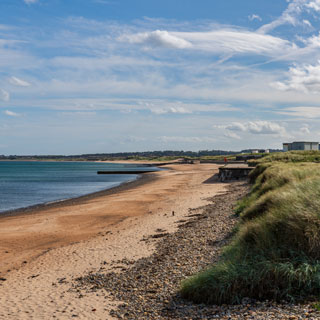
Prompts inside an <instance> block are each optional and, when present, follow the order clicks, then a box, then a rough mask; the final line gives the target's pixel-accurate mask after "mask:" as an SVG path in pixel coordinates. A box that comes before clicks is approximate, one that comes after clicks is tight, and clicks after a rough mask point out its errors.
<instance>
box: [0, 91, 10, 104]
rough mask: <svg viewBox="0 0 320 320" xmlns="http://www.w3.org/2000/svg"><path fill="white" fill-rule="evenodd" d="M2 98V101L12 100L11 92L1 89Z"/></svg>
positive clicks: (0, 97) (0, 95) (0, 96)
mask: <svg viewBox="0 0 320 320" xmlns="http://www.w3.org/2000/svg"><path fill="white" fill-rule="evenodd" d="M0 100H2V101H6V102H7V101H9V100H10V94H9V92H7V91H5V90H3V89H0Z"/></svg>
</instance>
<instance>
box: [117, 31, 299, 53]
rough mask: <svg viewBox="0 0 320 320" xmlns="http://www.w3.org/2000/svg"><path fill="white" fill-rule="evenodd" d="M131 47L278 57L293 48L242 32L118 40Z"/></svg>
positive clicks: (158, 33) (141, 35)
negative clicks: (141, 45)
mask: <svg viewBox="0 0 320 320" xmlns="http://www.w3.org/2000/svg"><path fill="white" fill-rule="evenodd" d="M118 40H120V41H127V42H129V43H134V44H143V45H148V46H153V47H165V48H175V49H190V50H191V49H192V50H199V51H207V52H212V53H216V54H221V53H228V54H233V53H249V54H264V55H270V56H278V55H279V53H280V52H281V54H284V53H289V52H290V51H291V50H292V49H294V48H296V46H295V45H294V44H292V43H290V42H289V41H287V40H283V39H281V38H278V37H273V36H271V35H265V34H260V33H257V32H251V31H247V30H242V29H222V28H221V29H219V30H213V31H209V32H208V31H206V32H168V31H159V30H157V31H153V32H146V33H137V34H131V35H128V34H127V35H123V36H121V37H119V38H118Z"/></svg>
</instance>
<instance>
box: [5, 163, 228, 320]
mask: <svg viewBox="0 0 320 320" xmlns="http://www.w3.org/2000/svg"><path fill="white" fill-rule="evenodd" d="M169 167H170V168H171V169H172V170H164V171H160V172H157V173H152V174H148V175H146V178H145V179H147V180H145V179H139V180H138V181H135V182H134V183H135V187H134V188H128V187H127V186H122V191H118V192H115V190H112V191H111V190H108V191H107V193H110V192H111V193H112V194H109V195H102V196H101V197H93V198H91V199H88V200H85V201H80V202H78V203H76V204H73V205H72V201H71V203H69V205H61V204H60V203H59V204H58V205H57V207H55V208H54V207H53V208H51V209H47V208H45V209H43V210H38V211H37V212H35V214H22V215H20V216H11V217H10V216H9V217H6V218H4V219H0V278H2V279H4V280H0V318H1V317H4V318H5V319H17V318H19V319H22V320H23V319H37V318H38V319H39V318H43V319H47V318H52V315H55V316H56V318H58V319H70V318H71V317H72V315H73V314H77V315H78V318H80V319H101V318H104V319H112V318H110V317H109V316H108V311H107V310H110V309H111V308H113V307H114V302H113V301H111V300H109V299H108V298H107V297H105V296H104V295H100V294H98V293H97V294H96V293H92V294H88V295H87V294H86V295H85V296H83V297H82V298H81V299H79V297H78V295H77V294H76V293H75V292H73V291H72V290H71V289H72V281H73V280H74V279H76V278H78V277H81V276H83V275H85V274H88V273H92V272H98V271H99V270H102V269H103V270H114V271H115V272H118V271H120V270H122V269H123V268H125V265H123V263H122V262H123V261H127V263H132V262H133V261H137V260H138V259H140V258H144V257H148V256H150V254H152V253H153V252H154V250H155V247H156V244H157V241H159V239H161V238H162V237H163V236H164V235H165V234H171V233H173V232H175V231H176V230H177V229H178V227H179V225H180V224H181V223H182V221H188V219H189V218H190V215H191V214H193V213H194V212H192V210H195V209H196V208H200V207H203V206H205V205H207V204H208V203H210V200H209V199H210V198H212V197H213V196H215V195H219V194H224V193H225V192H226V188H227V186H228V185H227V184H225V183H219V182H216V181H213V180H214V179H212V176H213V175H214V174H216V173H217V171H218V166H217V165H214V164H194V165H189V164H177V165H170V166H169ZM144 182H146V183H144ZM8 269H10V270H11V271H8ZM75 310H76V313H75ZM92 310H96V311H92Z"/></svg>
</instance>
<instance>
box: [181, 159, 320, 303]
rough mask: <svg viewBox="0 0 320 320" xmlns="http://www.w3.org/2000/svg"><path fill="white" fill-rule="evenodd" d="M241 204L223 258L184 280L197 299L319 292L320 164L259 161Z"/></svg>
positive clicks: (185, 292) (296, 296)
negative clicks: (230, 240) (233, 233)
mask: <svg viewBox="0 0 320 320" xmlns="http://www.w3.org/2000/svg"><path fill="white" fill-rule="evenodd" d="M251 179H252V182H253V186H252V190H251V192H250V193H249V195H248V196H247V197H245V198H244V199H243V200H242V201H241V202H240V203H239V205H238V208H237V213H238V214H239V215H240V217H241V219H240V220H241V222H240V223H239V225H238V227H237V233H236V235H235V237H234V238H233V240H232V242H231V243H230V245H228V246H227V247H226V248H225V249H224V252H223V254H222V257H221V259H220V261H219V262H218V263H216V264H214V265H212V266H211V267H210V268H209V269H208V270H205V271H204V272H201V273H199V274H197V275H195V276H193V277H191V278H189V279H186V280H185V281H184V282H183V283H182V288H181V294H182V296H183V297H184V298H187V299H190V300H193V301H195V302H198V303H200V302H201V303H209V304H223V303H239V302H241V300H242V299H243V298H244V297H250V298H254V299H274V300H288V301H297V300H303V299H306V298H310V297H311V296H316V297H319V295H320V164H317V163H303V162H301V161H300V162H299V163H293V162H290V163H283V162H281V161H278V160H277V161H274V162H270V161H268V162H266V163H263V162H262V163H260V164H259V165H258V166H257V167H256V168H255V169H254V170H253V172H252V173H251Z"/></svg>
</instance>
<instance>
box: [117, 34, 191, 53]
mask: <svg viewBox="0 0 320 320" xmlns="http://www.w3.org/2000/svg"><path fill="white" fill-rule="evenodd" d="M119 40H120V41H128V42H129V43H137V44H146V45H150V46H154V47H165V48H175V49H185V48H190V47H192V44H191V43H190V42H188V41H186V40H184V39H182V38H180V37H178V36H174V35H173V34H170V33H169V32H168V31H161V30H156V31H152V32H144V33H137V34H133V35H126V36H122V37H120V38H119Z"/></svg>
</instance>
